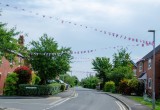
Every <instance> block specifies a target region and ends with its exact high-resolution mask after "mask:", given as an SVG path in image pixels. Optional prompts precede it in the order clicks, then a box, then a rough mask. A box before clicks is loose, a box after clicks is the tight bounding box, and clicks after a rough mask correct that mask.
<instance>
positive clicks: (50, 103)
mask: <svg viewBox="0 0 160 110" xmlns="http://www.w3.org/2000/svg"><path fill="white" fill-rule="evenodd" d="M62 100H64V99H59V100H57V101H55V102H52V103H50V104H49V105H54V104H56V103H58V102H60V101H62Z"/></svg>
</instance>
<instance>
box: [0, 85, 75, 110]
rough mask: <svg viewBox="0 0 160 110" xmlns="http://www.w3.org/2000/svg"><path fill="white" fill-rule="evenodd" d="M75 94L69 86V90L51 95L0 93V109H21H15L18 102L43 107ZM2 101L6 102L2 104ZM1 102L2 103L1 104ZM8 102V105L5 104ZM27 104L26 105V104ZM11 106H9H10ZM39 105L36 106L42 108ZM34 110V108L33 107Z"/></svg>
mask: <svg viewBox="0 0 160 110" xmlns="http://www.w3.org/2000/svg"><path fill="white" fill-rule="evenodd" d="M74 95H75V90H74V89H73V88H70V89H69V90H66V91H64V92H60V93H58V94H55V95H52V96H2V95H0V110H22V109H16V107H18V106H19V105H20V104H21V105H23V106H28V105H29V104H32V107H33V105H34V104H35V106H37V105H38V104H39V105H41V106H42V105H43V104H44V105H45V106H43V107H44V108H45V107H46V106H48V105H49V106H51V105H52V103H53V104H54V102H58V101H59V100H62V99H66V98H70V97H74ZM4 102H6V103H5V104H4ZM2 103H3V104H2ZM6 104H9V105H6ZM27 104H28V105H27ZM10 105H11V106H13V105H14V106H13V107H11V106H10ZM21 105H20V106H21ZM41 106H39V108H37V109H38V110H39V109H41V108H43V107H41ZM34 110H35V109H34Z"/></svg>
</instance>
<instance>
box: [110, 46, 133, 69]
mask: <svg viewBox="0 0 160 110" xmlns="http://www.w3.org/2000/svg"><path fill="white" fill-rule="evenodd" d="M129 65H131V59H130V54H129V53H127V51H126V49H123V48H122V49H120V50H118V53H114V54H113V67H114V68H117V67H119V66H123V67H126V66H129Z"/></svg>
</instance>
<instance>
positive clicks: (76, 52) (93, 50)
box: [30, 44, 144, 56]
mask: <svg viewBox="0 0 160 110" xmlns="http://www.w3.org/2000/svg"><path fill="white" fill-rule="evenodd" d="M137 46H141V47H144V44H136V45H127V46H122V45H119V46H114V47H106V48H101V49H91V50H81V51H68V52H61V53H49V52H45V53H38V52H37V53H30V56H33V55H44V56H55V55H63V54H72V55H73V54H76V55H79V54H89V53H93V52H96V51H98V50H101V51H104V50H108V49H121V48H128V47H137Z"/></svg>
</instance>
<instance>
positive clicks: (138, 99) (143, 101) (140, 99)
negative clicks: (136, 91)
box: [130, 96, 160, 110]
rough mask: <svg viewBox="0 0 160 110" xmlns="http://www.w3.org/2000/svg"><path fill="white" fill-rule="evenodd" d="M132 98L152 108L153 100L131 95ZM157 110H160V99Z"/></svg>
mask: <svg viewBox="0 0 160 110" xmlns="http://www.w3.org/2000/svg"><path fill="white" fill-rule="evenodd" d="M130 98H131V99H132V100H134V101H136V102H139V103H141V104H143V105H146V106H148V107H149V108H152V102H149V101H145V100H144V98H143V97H140V96H130ZM155 110H160V99H159V100H156V107H155Z"/></svg>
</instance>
